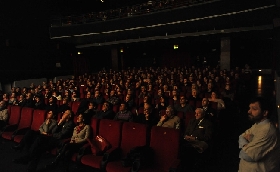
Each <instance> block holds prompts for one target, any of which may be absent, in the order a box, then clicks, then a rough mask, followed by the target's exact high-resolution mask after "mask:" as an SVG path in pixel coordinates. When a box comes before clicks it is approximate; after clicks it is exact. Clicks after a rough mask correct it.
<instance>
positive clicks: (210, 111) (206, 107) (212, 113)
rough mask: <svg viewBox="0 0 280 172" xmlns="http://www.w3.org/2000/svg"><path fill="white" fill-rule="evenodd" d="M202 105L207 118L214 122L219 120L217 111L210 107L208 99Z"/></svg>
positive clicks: (204, 99) (203, 100)
mask: <svg viewBox="0 0 280 172" xmlns="http://www.w3.org/2000/svg"><path fill="white" fill-rule="evenodd" d="M201 105H202V109H203V110H204V113H205V118H207V119H209V120H210V121H212V122H214V120H215V119H216V118H217V111H216V110H215V109H213V108H212V107H211V106H210V104H209V100H208V98H203V99H202V101H201Z"/></svg>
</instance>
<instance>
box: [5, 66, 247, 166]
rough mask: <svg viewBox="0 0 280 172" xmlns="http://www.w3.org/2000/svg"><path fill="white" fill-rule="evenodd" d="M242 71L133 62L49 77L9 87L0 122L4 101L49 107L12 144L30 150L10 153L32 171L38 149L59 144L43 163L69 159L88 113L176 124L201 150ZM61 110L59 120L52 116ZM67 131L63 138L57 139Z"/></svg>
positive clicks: (82, 137)
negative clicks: (133, 65)
mask: <svg viewBox="0 0 280 172" xmlns="http://www.w3.org/2000/svg"><path fill="white" fill-rule="evenodd" d="M244 75H245V73H244V70H239V68H236V69H235V70H232V71H226V70H218V69H216V68H210V67H204V68H195V67H191V68H186V67H178V68H157V69H154V68H145V69H141V68H140V69H135V68H133V69H127V70H122V71H119V72H117V71H113V70H109V71H105V70H102V71H100V72H98V73H97V74H84V75H82V76H78V77H77V78H75V77H74V76H73V77H72V78H71V79H67V80H58V81H57V82H56V83H53V82H52V81H49V82H48V83H42V86H41V85H38V86H35V85H34V84H31V85H30V87H29V88H19V87H18V88H14V87H13V88H12V89H11V92H10V93H5V94H3V96H2V100H1V102H0V127H1V128H3V127H4V126H5V124H6V123H7V120H8V118H9V114H8V111H7V106H20V107H30V108H33V109H41V110H46V112H48V115H47V118H46V121H45V122H44V123H43V124H42V125H41V127H40V130H39V132H38V133H37V132H36V133H34V132H27V133H26V134H25V137H24V139H22V141H21V142H20V143H19V144H18V145H16V146H14V147H13V149H23V148H26V147H28V149H30V150H31V151H29V153H28V154H27V155H25V156H23V157H21V158H18V159H15V162H16V163H27V162H29V161H31V162H32V163H30V165H29V171H35V169H36V166H37V164H38V161H39V159H40V155H41V154H42V152H44V151H45V150H48V149H50V148H53V147H60V151H59V154H58V156H57V157H56V159H55V160H54V162H53V163H52V164H51V165H49V166H48V168H49V167H50V166H53V165H55V164H57V162H58V161H59V160H61V157H62V156H66V157H68V158H66V159H67V160H69V159H70V158H69V155H68V154H69V152H72V151H73V150H77V149H79V148H80V147H81V146H82V145H83V144H84V143H85V142H86V140H87V138H88V137H90V131H89V121H90V120H91V119H92V118H97V119H111V120H117V121H122V122H135V123H142V124H146V125H148V126H149V127H152V126H161V127H168V128H174V129H179V130H180V132H181V135H182V145H184V147H185V148H186V149H188V148H189V147H191V148H195V150H197V151H198V152H200V153H202V152H204V150H205V149H207V148H208V144H209V143H210V141H211V139H212V137H213V136H212V133H213V132H214V131H213V130H214V129H216V128H217V127H215V125H217V123H218V121H219V117H220V115H223V110H225V109H226V108H230V106H231V105H232V104H234V101H235V96H236V90H237V89H238V88H239V84H240V82H241V79H242V77H243V76H244ZM240 77H241V79H240ZM74 102H78V107H76V108H75V109H74V108H73V106H71V105H72V104H73V103H74ZM60 116H61V119H60V120H58V121H55V120H53V119H56V118H57V117H59V118H60ZM73 116H75V117H76V118H77V126H76V127H74V123H73V122H70V121H72V120H70V119H72V118H73ZM65 126H68V127H65ZM72 133H73V135H72V137H71V134H72ZM46 136H51V137H46ZM69 137H71V139H70V141H69V143H68V144H61V142H59V141H61V139H65V138H69ZM42 145H43V146H42ZM42 147H44V148H42ZM182 159H183V158H182Z"/></svg>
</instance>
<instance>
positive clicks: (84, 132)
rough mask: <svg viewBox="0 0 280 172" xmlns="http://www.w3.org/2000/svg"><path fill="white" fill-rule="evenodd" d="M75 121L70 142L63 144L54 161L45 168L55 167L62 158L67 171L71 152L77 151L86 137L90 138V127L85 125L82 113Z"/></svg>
mask: <svg viewBox="0 0 280 172" xmlns="http://www.w3.org/2000/svg"><path fill="white" fill-rule="evenodd" d="M77 123H78V125H77V126H76V127H75V128H74V131H73V135H72V137H71V140H70V142H69V143H66V144H64V146H63V147H62V148H61V149H60V150H59V153H58V155H57V156H56V157H55V159H54V161H53V162H52V163H51V164H49V165H47V166H46V168H47V169H52V168H55V167H57V165H58V163H59V162H60V161H61V160H62V159H63V160H64V168H65V170H66V171H67V169H68V164H69V163H70V162H71V156H72V154H73V153H74V152H77V151H78V150H79V149H80V148H81V147H82V146H83V145H84V144H85V143H86V141H87V139H88V138H90V136H91V128H90V126H89V125H86V123H87V122H86V121H85V118H84V116H83V115H82V114H80V115H79V116H78V117H77Z"/></svg>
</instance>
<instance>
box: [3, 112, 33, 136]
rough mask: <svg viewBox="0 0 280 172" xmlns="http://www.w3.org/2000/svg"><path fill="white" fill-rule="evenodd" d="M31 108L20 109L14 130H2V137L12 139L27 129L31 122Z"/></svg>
mask: <svg viewBox="0 0 280 172" xmlns="http://www.w3.org/2000/svg"><path fill="white" fill-rule="evenodd" d="M33 110H34V109H33V108H28V107H23V108H22V110H21V113H20V114H21V115H20V121H19V124H18V126H17V128H16V129H15V130H5V131H3V132H2V137H3V138H5V139H8V140H13V139H14V136H15V135H16V134H20V133H21V132H23V131H24V130H26V129H28V128H29V127H30V126H31V123H32V116H33Z"/></svg>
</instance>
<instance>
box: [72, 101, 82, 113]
mask: <svg viewBox="0 0 280 172" xmlns="http://www.w3.org/2000/svg"><path fill="white" fill-rule="evenodd" d="M80 104H81V102H80V101H77V102H72V106H71V109H72V111H73V112H74V114H76V113H77V111H78V108H79V106H80Z"/></svg>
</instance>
